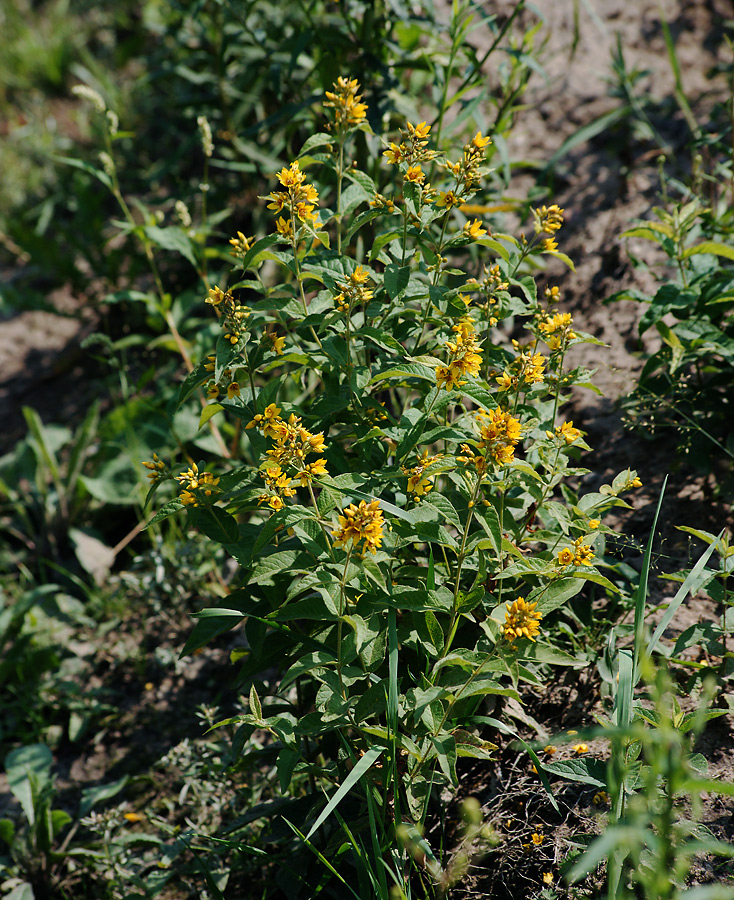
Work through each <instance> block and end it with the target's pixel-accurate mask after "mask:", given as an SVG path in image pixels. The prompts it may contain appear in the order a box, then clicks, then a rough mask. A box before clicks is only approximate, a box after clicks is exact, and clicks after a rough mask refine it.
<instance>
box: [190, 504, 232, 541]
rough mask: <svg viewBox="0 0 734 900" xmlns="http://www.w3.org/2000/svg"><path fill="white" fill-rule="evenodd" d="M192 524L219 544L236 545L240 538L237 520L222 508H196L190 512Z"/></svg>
mask: <svg viewBox="0 0 734 900" xmlns="http://www.w3.org/2000/svg"><path fill="white" fill-rule="evenodd" d="M189 517H190V519H191V522H192V524H193V525H194V526H195V527H196V528H198V529H199V531H201V532H203V533H204V534H205V535H206V536H207V537H208V538H210V539H211V540H213V541H216V542H217V543H218V544H235V543H237V539H238V538H239V536H240V531H239V528H238V526H237V520H236V519H235V517H234V516H231V515H230V514H229V513H228V512H226V511H225V510H223V509H222V507H221V506H195V507H192V508H191V509H190V510H189Z"/></svg>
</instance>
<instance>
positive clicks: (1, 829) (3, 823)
mask: <svg viewBox="0 0 734 900" xmlns="http://www.w3.org/2000/svg"><path fill="white" fill-rule="evenodd" d="M14 840H15V825H13V823H12V822H11V821H10V819H0V841H2V842H3V843H4V844H6V845H7V846H8V847H12V846H13V841H14Z"/></svg>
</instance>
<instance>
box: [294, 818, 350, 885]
mask: <svg viewBox="0 0 734 900" xmlns="http://www.w3.org/2000/svg"><path fill="white" fill-rule="evenodd" d="M283 821H284V822H285V824H286V825H287V826H288V827H289V828H290V829H292V830H293V831H294V832H295V833H296V834H297V835H298V837H299V838H300V839H301V840H302V841H303V843H304V844H305V845H306V846H307V847H308V849H309V850H310V851H311V852H312V853H313V854H314V856H316V858H317V859H318V860H319V862H320V863H322V865H324V866H326V868H327V869H328V870H329V871H330V872H331V874H332V875H334V876H335V877H336V878H338V879H339V881H341V883H342V884H343V885H344V887H345V888H346V889H347V890H348V891H349V893H350V894H351V895H352V896H353V897H355V898H356V900H362V898H361V897H360V896H359V894H358V893H356V891H354V890H353V889H352V888H351V887H350V885H349V884H348V883H347V882H346V881H345V880H344V877H343V876H342V875H340V874H339V873H338V872H337V870H336V869H335V868H334V866H332V864H331V863H330V862H329V860H328V859H327V858H326V857H325V856H324V854H323V853H322V852H321V851H320V850H319V849H318V847H314V845H313V844H312V843H311V841H310V840H309V839H308V838H307V837H306V836H305V835H304V834H303V832H301V831H299V830H298V828H296V826H295V825H294V824H293V823H292V822H289V821H288V819H286V817H285V816H283Z"/></svg>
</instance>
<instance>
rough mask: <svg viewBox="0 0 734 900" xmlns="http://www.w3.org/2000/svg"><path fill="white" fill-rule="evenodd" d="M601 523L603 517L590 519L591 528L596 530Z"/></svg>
mask: <svg viewBox="0 0 734 900" xmlns="http://www.w3.org/2000/svg"><path fill="white" fill-rule="evenodd" d="M600 524H601V519H589V528H591V529H592V530H594V531H595V530H596V529H597V528H598V527H599V525H600Z"/></svg>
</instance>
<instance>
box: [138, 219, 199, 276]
mask: <svg viewBox="0 0 734 900" xmlns="http://www.w3.org/2000/svg"><path fill="white" fill-rule="evenodd" d="M145 233H146V235H147V236H148V237H149V238H150V240H151V241H152V242H153V243H154V244H155V245H156V246H157V247H160V248H161V249H162V250H172V251H174V252H175V253H180V254H181V256H183V257H185V258H186V259H187V260H188V261H189V262H190V263H191V265H192V266H193V267H194V268H195V269H198V265H199V264H198V262H197V260H196V253H195V250H194V242H193V241H192V240H191V238H190V237H189V236H188V235H187V234H186V232H185V231H184V230H183V229H182V228H178V227H177V226H175V225H172V226H169V227H168V228H161V227H159V226H158V225H146V226H145Z"/></svg>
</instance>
